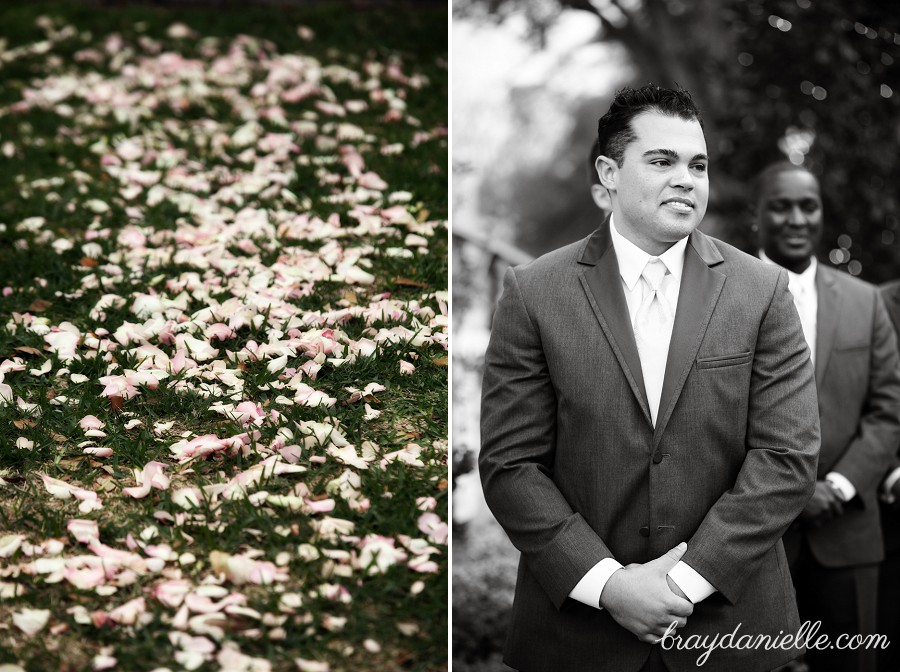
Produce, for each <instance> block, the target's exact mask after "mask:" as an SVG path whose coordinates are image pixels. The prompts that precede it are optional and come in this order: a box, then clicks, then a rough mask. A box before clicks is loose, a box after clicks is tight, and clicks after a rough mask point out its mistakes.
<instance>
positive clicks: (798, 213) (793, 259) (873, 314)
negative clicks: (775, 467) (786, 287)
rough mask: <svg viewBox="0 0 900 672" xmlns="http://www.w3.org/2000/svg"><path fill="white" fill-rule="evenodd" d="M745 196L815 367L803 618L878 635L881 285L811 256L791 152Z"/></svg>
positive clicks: (896, 402)
mask: <svg viewBox="0 0 900 672" xmlns="http://www.w3.org/2000/svg"><path fill="white" fill-rule="evenodd" d="M751 205H752V207H753V210H754V214H755V227H756V230H757V235H758V241H759V247H760V257H761V258H762V259H763V261H767V262H769V263H772V264H777V265H778V266H781V267H782V268H785V269H786V270H787V271H788V274H789V278H790V289H791V293H792V294H793V297H794V302H795V304H796V306H797V312H798V313H799V314H800V321H801V323H802V324H803V333H804V336H805V337H806V340H807V343H808V344H809V348H810V352H811V355H812V359H813V363H814V365H815V372H816V388H817V391H818V399H819V416H820V421H821V430H822V450H821V453H820V455H819V467H818V475H817V480H816V489H815V493H814V494H813V496H812V498H811V499H810V500H809V503H808V504H807V505H806V508H805V509H804V510H803V513H802V514H801V515H800V517H799V518H798V519H797V521H796V522H795V523H794V524H793V525H792V526H791V528H790V529H789V530H788V532H787V534H786V535H785V537H784V543H785V549H786V550H787V554H788V560H789V562H790V564H791V572H792V575H793V577H794V585H795V587H796V589H797V604H798V607H799V609H800V618H801V619H802V620H808V621H811V622H815V621H821V622H822V627H821V630H820V632H821V633H822V634H828V635H830V636H831V641H833V642H835V641H836V640H837V638H838V637H839V636H840V635H842V634H846V635H854V634H863V635H865V634H870V633H875V632H876V610H877V596H878V563H879V562H880V561H881V560H882V559H883V557H884V548H883V544H882V539H881V529H880V524H879V512H878V487H879V485H880V483H881V481H882V478H883V477H884V473H885V469H886V467H887V465H888V461H889V460H890V459H891V457H892V456H893V455H895V454H896V451H897V446H898V444H900V373H898V354H897V342H896V337H895V334H894V330H893V328H892V327H891V323H890V320H889V318H888V314H887V311H886V310H885V307H884V302H883V301H882V299H881V297H880V295H879V293H878V290H877V288H876V287H874V286H873V285H870V284H868V283H865V282H863V281H861V280H859V279H856V278H853V277H851V276H850V275H847V274H845V273H842V272H839V271H837V270H834V269H832V268H829V267H826V266H824V265H821V264H819V263H818V262H817V260H816V258H815V249H816V246H817V244H818V242H819V240H820V238H821V235H822V221H823V211H822V199H821V194H820V192H819V181H818V179H817V178H816V177H815V176H814V175H812V173H810V172H809V171H808V170H807V169H805V168H803V167H800V166H796V165H794V164H792V163H788V162H786V161H785V162H780V163H776V164H772V165H770V166H768V167H767V168H766V169H765V170H763V171H762V172H761V173H760V175H759V176H758V177H757V179H756V181H755V183H754V189H753V196H752V203H751ZM877 657H878V652H877V649H875V648H871V649H868V650H867V649H865V648H861V649H859V650H856V651H854V650H850V649H838V648H835V649H832V650H828V651H818V650H810V651H809V652H808V653H807V654H806V660H807V662H808V664H809V666H810V669H811V670H812V672H822V671H832V670H833V671H834V672H855V671H857V670H858V671H862V670H866V671H867V672H869V671H874V670H875V667H876V660H877ZM894 672H896V670H895V671H894Z"/></svg>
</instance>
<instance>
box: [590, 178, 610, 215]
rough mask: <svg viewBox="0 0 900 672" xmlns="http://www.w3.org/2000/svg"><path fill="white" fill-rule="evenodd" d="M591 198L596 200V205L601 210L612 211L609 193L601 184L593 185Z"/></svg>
mask: <svg viewBox="0 0 900 672" xmlns="http://www.w3.org/2000/svg"><path fill="white" fill-rule="evenodd" d="M591 198H593V199H594V205H596V206H597V207H598V208H600V209H601V210H612V202H611V201H610V198H609V192H608V191H607V190H606V187H604V186H602V185H599V184H592V185H591Z"/></svg>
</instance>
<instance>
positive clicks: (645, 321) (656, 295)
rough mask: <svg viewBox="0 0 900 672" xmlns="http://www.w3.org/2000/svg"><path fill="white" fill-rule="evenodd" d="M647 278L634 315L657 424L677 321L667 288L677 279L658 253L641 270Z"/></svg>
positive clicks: (647, 387)
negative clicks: (670, 346)
mask: <svg viewBox="0 0 900 672" xmlns="http://www.w3.org/2000/svg"><path fill="white" fill-rule="evenodd" d="M641 279H642V280H643V281H644V283H645V286H644V299H643V301H641V305H640V307H639V308H638V311H637V314H636V315H635V317H634V339H635V341H636V342H637V348H638V354H639V355H640V357H641V369H642V373H643V374H644V387H645V388H646V390H647V400H648V401H649V402H650V417H651V419H652V420H653V426H654V427H655V426H656V417H657V414H658V413H659V398H660V396H661V395H662V385H663V378H664V377H665V374H666V359H667V358H668V356H669V341H670V340H672V326H673V324H674V323H675V309H674V307H673V306H672V304H671V303H670V301H669V299H668V298H666V295H665V288H666V286H667V285H668V284H671V282H672V281H673V280H674V277H673V276H672V274H671V273H669V269H667V268H666V265H665V264H664V263H663V262H662V261H660V260H659V259H658V258H657V257H651V258H650V260H649V261H648V262H647V265H646V266H645V267H644V270H643V272H642V273H641Z"/></svg>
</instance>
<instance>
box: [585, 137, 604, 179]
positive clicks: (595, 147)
mask: <svg viewBox="0 0 900 672" xmlns="http://www.w3.org/2000/svg"><path fill="white" fill-rule="evenodd" d="M602 153H603V152H601V151H600V141H599V140H594V144H592V145H591V153H590V155H588V184H590V185H594V184H600V175H599V174H597V157H598V156H600V155H601V154H602Z"/></svg>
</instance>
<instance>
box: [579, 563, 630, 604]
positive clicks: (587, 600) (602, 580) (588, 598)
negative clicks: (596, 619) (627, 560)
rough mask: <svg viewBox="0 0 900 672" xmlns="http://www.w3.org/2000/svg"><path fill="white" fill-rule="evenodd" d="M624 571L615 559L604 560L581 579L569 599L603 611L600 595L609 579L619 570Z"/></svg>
mask: <svg viewBox="0 0 900 672" xmlns="http://www.w3.org/2000/svg"><path fill="white" fill-rule="evenodd" d="M620 569H622V563H620V562H618V561H617V560H616V559H615V558H603V560H601V561H600V562H598V563H597V564H596V565H594V566H593V567H591V568H590V569H589V570H588V572H587V574H585V575H584V576H583V577H581V581H579V582H578V583H577V584H575V587H574V588H573V589H572V592H571V593H569V597H571V598H572V599H573V600H578V601H579V602H583V603H584V604H586V605H588V606H589V607H594V609H602V608H603V607H601V606H600V593H602V592H603V588H604V587H605V586H606V582H607V581H609V577H611V576H612V575H613V573H614V572H616V571H617V570H620Z"/></svg>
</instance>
